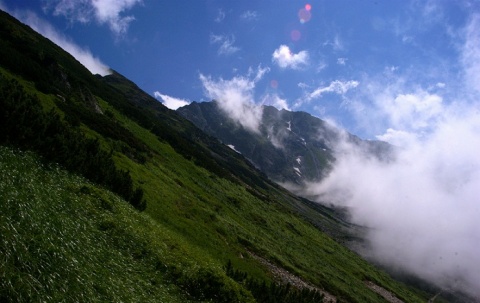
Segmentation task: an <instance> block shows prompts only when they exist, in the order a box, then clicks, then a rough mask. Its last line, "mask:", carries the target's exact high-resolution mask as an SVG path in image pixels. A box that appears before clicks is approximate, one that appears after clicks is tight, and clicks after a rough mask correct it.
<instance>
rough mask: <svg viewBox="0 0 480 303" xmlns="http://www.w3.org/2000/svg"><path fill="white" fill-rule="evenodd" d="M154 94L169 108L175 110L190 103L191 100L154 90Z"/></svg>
mask: <svg viewBox="0 0 480 303" xmlns="http://www.w3.org/2000/svg"><path fill="white" fill-rule="evenodd" d="M153 95H154V96H155V98H157V99H161V101H162V103H163V105H165V106H166V107H168V108H169V109H173V110H176V109H178V108H180V107H182V106H185V105H188V104H190V101H188V100H184V99H178V98H174V97H170V96H167V95H164V94H162V93H160V92H158V91H156V92H154V93H153Z"/></svg>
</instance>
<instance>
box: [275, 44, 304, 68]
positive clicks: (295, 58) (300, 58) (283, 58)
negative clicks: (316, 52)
mask: <svg viewBox="0 0 480 303" xmlns="http://www.w3.org/2000/svg"><path fill="white" fill-rule="evenodd" d="M272 61H273V62H274V63H276V64H278V66H280V67H281V68H291V69H300V68H302V67H304V66H305V65H307V64H308V52H307V51H301V52H299V53H297V54H294V53H293V52H292V51H291V50H290V48H289V47H288V46H286V45H280V47H279V48H277V49H276V50H275V51H274V52H273V54H272Z"/></svg>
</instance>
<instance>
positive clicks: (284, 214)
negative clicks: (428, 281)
mask: <svg viewBox="0 0 480 303" xmlns="http://www.w3.org/2000/svg"><path fill="white" fill-rule="evenodd" d="M0 168H1V169H0V172H1V173H0V174H1V176H2V177H1V178H0V218H1V219H0V236H1V238H0V239H1V241H0V242H1V243H2V245H1V246H0V255H1V256H2V258H1V261H0V301H2V302H36V301H46V302H57V301H58V302H61V301H66V302H90V301H102V302H119V301H123V302H149V301H150V302H160V301H164V302H280V301H281V302H318V301H319V300H320V299H319V298H320V297H323V298H324V299H325V301H326V300H330V301H337V302H340V301H343V302H345V301H347V302H384V301H385V299H384V297H388V296H390V297H391V298H397V299H399V300H402V301H404V302H424V301H426V300H427V298H428V297H429V296H430V295H431V294H429V293H425V292H422V291H419V290H418V289H415V288H414V287H411V286H406V285H404V284H402V283H399V282H398V281H396V280H395V279H393V278H392V277H391V276H389V275H388V274H386V273H385V272H384V271H382V270H380V269H379V268H377V267H375V266H374V265H372V264H370V263H369V262H367V261H366V260H365V259H363V258H361V257H360V256H359V255H358V254H356V253H354V252H353V251H351V250H349V249H348V248H346V247H345V246H344V245H342V243H346V242H348V241H350V240H351V239H352V238H358V234H357V233H358V228H357V227H355V226H352V225H351V224H349V223H348V222H346V221H345V220H344V219H343V218H342V216H341V212H339V210H335V209H330V208H326V207H323V206H321V205H318V204H316V203H313V202H311V201H308V200H306V199H303V198H299V197H297V196H295V195H293V194H292V193H290V192H288V191H286V190H285V189H284V188H282V187H280V186H278V185H277V184H276V183H273V182H272V181H270V180H269V179H268V178H267V177H266V176H265V174H264V173H262V172H261V171H259V170H257V169H256V168H255V167H254V166H253V165H252V164H251V163H250V162H249V161H247V160H246V158H245V157H244V156H243V155H242V154H239V153H237V152H235V151H234V150H232V149H231V148H229V147H228V146H226V145H224V144H222V143H221V142H220V141H219V140H218V139H216V138H214V137H213V136H211V135H208V134H206V133H205V132H203V131H202V130H201V129H199V128H197V127H196V126H195V125H194V124H193V123H191V122H190V121H188V120H187V119H185V118H184V117H182V116H181V115H180V114H178V113H176V112H174V111H171V110H168V109H167V108H165V107H164V106H163V105H161V104H159V103H158V102H157V101H156V100H155V99H154V98H152V97H151V96H149V95H148V94H146V93H145V92H143V91H142V90H140V89H139V88H138V87H137V86H136V85H135V84H134V83H133V82H131V81H130V80H128V79H127V78H125V77H124V76H122V75H120V74H119V73H116V72H114V71H112V74H111V75H109V76H105V77H101V76H99V75H92V74H91V73H90V72H89V71H88V70H87V69H85V68H84V67H83V66H82V65H81V64H80V63H79V62H78V61H77V60H75V58H73V57H72V56H71V55H69V54H68V53H66V52H65V51H63V50H62V49H61V48H59V47H58V46H56V45H55V44H53V43H52V42H51V41H49V40H48V39H46V38H44V37H42V36H40V35H38V34H37V33H36V32H34V31H33V30H32V29H31V28H29V27H28V26H26V25H24V24H22V23H20V22H19V21H18V20H16V19H14V18H13V17H11V16H10V15H8V14H7V13H4V12H0Z"/></svg>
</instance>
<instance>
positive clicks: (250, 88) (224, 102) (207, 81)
mask: <svg viewBox="0 0 480 303" xmlns="http://www.w3.org/2000/svg"><path fill="white" fill-rule="evenodd" d="M258 70H259V71H257V72H256V73H255V74H256V75H255V77H254V79H251V78H249V77H248V76H247V77H243V76H237V77H234V78H232V79H230V80H224V79H223V78H220V79H218V80H214V79H212V78H211V77H210V76H204V75H202V74H200V81H201V82H202V85H203V88H204V90H205V94H206V96H207V97H209V98H211V99H213V100H215V101H216V102H217V105H218V106H219V108H220V109H221V110H222V111H223V112H224V113H225V114H227V115H228V116H229V117H230V118H231V119H232V120H233V121H235V122H236V123H238V124H239V125H241V126H242V127H244V128H245V129H247V130H249V131H252V132H258V131H259V127H260V124H261V120H262V114H263V110H262V107H261V106H259V105H257V104H256V103H255V100H254V89H255V84H256V82H257V81H259V80H260V78H259V75H263V74H264V73H265V71H264V72H261V71H260V70H262V68H261V67H258ZM252 73H253V72H250V73H249V74H252Z"/></svg>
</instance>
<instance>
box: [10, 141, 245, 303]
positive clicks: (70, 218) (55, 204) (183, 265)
mask: <svg viewBox="0 0 480 303" xmlns="http://www.w3.org/2000/svg"><path fill="white" fill-rule="evenodd" d="M0 174H1V178H0V301H1V302H188V301H189V300H192V299H195V300H207V299H211V298H210V297H209V294H208V293H206V292H207V291H208V289H207V290H205V285H206V284H208V279H209V278H212V277H213V279H216V280H218V281H219V284H220V286H218V287H217V288H215V289H214V291H215V292H216V293H217V294H221V292H222V290H223V291H224V295H225V293H228V292H230V293H229V295H230V298H232V302H233V301H239V300H240V299H238V298H236V297H235V296H236V295H238V294H240V295H239V298H242V296H243V298H244V299H245V300H243V299H242V301H246V302H248V301H249V299H248V298H249V293H247V292H245V291H242V290H241V289H240V288H239V287H238V285H236V284H235V283H234V282H233V281H231V280H229V279H228V278H226V277H225V276H224V275H223V272H222V271H221V269H218V270H215V267H211V268H210V269H209V270H206V269H205V268H206V266H207V264H202V263H199V261H192V258H189V252H188V245H186V244H185V245H186V246H184V244H182V242H181V240H179V239H177V236H176V235H175V234H173V233H171V232H169V231H168V230H166V229H164V228H162V227H161V226H159V225H158V224H156V223H155V222H153V221H152V220H151V219H149V218H148V217H147V216H145V215H144V214H140V213H138V212H136V211H134V209H133V208H132V207H131V206H129V205H128V204H127V203H126V202H125V201H123V200H121V199H120V198H118V197H117V196H115V195H113V194H111V193H109V192H108V191H105V190H102V189H99V188H97V187H95V186H93V185H92V184H90V183H88V182H86V181H85V180H84V179H82V178H80V177H76V176H72V175H70V174H68V173H66V172H65V171H63V170H61V169H60V168H59V167H57V166H50V165H49V166H46V165H45V164H43V163H42V162H40V161H39V160H38V158H36V157H35V156H33V155H32V154H30V153H23V152H19V151H15V150H12V149H7V148H4V147H0ZM200 262H201V261H200ZM205 276H207V278H204V277H205ZM202 279H204V280H202ZM202 282H204V283H202ZM225 285H227V286H225ZM226 297H228V296H225V298H226ZM224 302H227V301H225V300H224Z"/></svg>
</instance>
